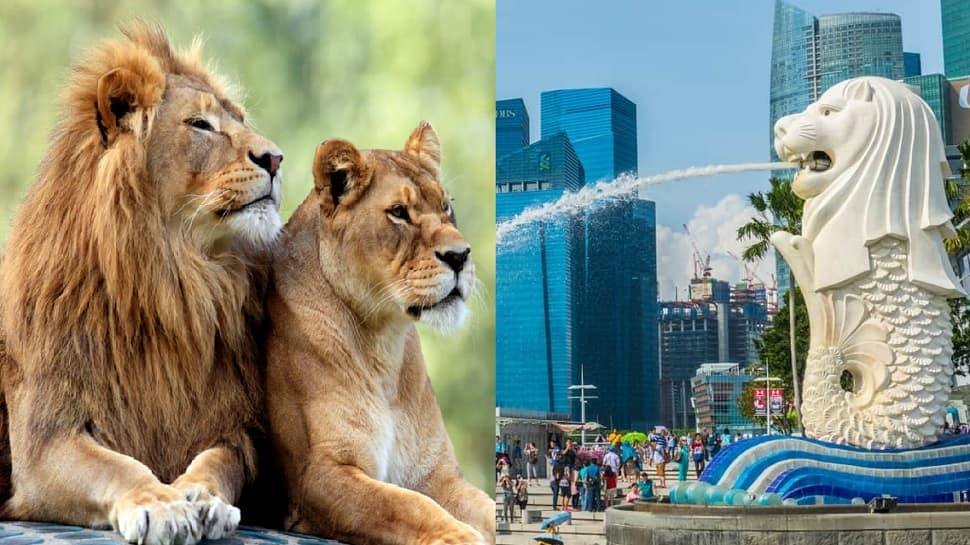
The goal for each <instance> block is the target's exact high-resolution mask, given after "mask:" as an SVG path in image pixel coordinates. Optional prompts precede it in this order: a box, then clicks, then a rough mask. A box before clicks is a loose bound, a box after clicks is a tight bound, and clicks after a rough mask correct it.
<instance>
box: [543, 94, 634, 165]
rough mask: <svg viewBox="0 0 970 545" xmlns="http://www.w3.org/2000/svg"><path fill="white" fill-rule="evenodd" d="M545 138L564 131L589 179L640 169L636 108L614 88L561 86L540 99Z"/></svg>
mask: <svg viewBox="0 0 970 545" xmlns="http://www.w3.org/2000/svg"><path fill="white" fill-rule="evenodd" d="M540 109H541V110H542V137H543V138H546V137H548V136H551V135H554V134H556V133H559V132H565V133H566V134H567V135H568V136H569V139H570V140H571V141H572V142H573V146H575V147H576V153H577V154H579V160H580V161H582V163H583V167H584V168H585V169H586V179H587V180H588V181H590V182H596V181H599V180H612V179H613V178H616V177H617V176H619V175H620V174H626V173H633V174H636V172H637V107H636V105H635V104H633V102H631V101H630V100H629V99H627V98H626V97H624V96H623V95H621V94H620V93H618V92H616V91H615V90H613V89H611V88H609V87H604V88H597V89H558V90H555V91H544V92H543V93H542V96H541V98H540Z"/></svg>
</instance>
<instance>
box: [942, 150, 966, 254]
mask: <svg viewBox="0 0 970 545" xmlns="http://www.w3.org/2000/svg"><path fill="white" fill-rule="evenodd" d="M957 150H958V151H959V152H960V159H961V160H962V161H963V165H962V166H961V168H960V180H961V181H962V184H961V183H958V182H957V180H956V179H953V178H950V179H947V180H946V182H945V183H946V198H947V199H948V200H949V201H950V203H951V206H952V205H953V203H956V205H955V206H954V207H953V225H954V226H955V227H956V231H957V236H956V238H952V239H945V240H944V241H943V245H944V246H945V247H946V251H947V253H949V254H950V255H951V256H954V261H956V257H958V256H961V255H963V254H965V253H967V251H970V228H968V227H967V224H968V223H970V222H968V221H967V220H968V219H970V194H968V192H967V183H970V139H967V140H964V141H963V142H962V143H961V144H960V145H959V146H957ZM958 270H959V269H958Z"/></svg>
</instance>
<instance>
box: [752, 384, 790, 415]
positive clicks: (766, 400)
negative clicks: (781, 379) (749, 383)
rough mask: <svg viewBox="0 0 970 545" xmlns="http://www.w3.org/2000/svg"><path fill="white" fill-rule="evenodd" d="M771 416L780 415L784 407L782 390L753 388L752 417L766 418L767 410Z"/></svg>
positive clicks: (783, 391) (783, 392) (783, 390)
mask: <svg viewBox="0 0 970 545" xmlns="http://www.w3.org/2000/svg"><path fill="white" fill-rule="evenodd" d="M769 407H770V408H771V414H777V415H781V413H782V412H783V411H784V407H785V389H784V388H770V389H769V388H755V389H754V415H755V416H768V408H769Z"/></svg>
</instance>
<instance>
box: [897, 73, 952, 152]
mask: <svg viewBox="0 0 970 545" xmlns="http://www.w3.org/2000/svg"><path fill="white" fill-rule="evenodd" d="M903 82H905V83H907V84H909V85H913V86H915V87H919V95H920V96H921V97H923V100H925V101H926V103H927V104H928V105H929V106H930V109H931V110H933V115H935V116H936V122H937V123H938V124H939V126H940V135H941V136H942V137H943V142H944V143H945V144H950V143H951V140H952V139H951V136H952V135H951V134H950V133H951V131H950V82H949V81H947V79H946V78H945V77H943V75H942V74H928V75H926V76H915V77H909V78H905V79H903Z"/></svg>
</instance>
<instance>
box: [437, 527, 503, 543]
mask: <svg viewBox="0 0 970 545" xmlns="http://www.w3.org/2000/svg"><path fill="white" fill-rule="evenodd" d="M421 543H422V544H424V545H491V542H489V541H487V540H486V539H485V537H484V536H482V534H481V532H479V531H478V530H476V529H474V528H472V527H471V526H468V525H467V524H461V526H459V527H456V528H451V529H449V530H446V531H442V532H437V533H435V534H434V535H433V536H429V537H428V539H425V540H421Z"/></svg>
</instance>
